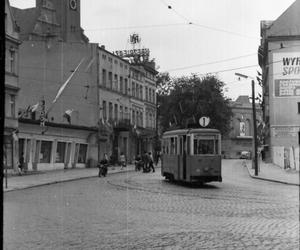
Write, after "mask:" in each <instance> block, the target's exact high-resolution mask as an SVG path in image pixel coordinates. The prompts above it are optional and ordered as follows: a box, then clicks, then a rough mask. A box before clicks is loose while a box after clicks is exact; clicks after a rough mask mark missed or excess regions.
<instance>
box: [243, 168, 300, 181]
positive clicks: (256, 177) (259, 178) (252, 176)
mask: <svg viewBox="0 0 300 250" xmlns="http://www.w3.org/2000/svg"><path fill="white" fill-rule="evenodd" d="M242 166H243V167H246V168H247V171H248V174H249V176H250V177H251V178H253V179H257V180H263V181H269V182H276V183H280V184H285V185H291V186H298V187H299V186H300V184H296V183H290V182H286V181H279V180H274V179H268V178H263V177H259V176H254V175H252V174H251V172H250V170H249V167H248V165H247V163H246V164H243V163H242Z"/></svg>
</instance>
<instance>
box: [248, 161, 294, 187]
mask: <svg viewBox="0 0 300 250" xmlns="http://www.w3.org/2000/svg"><path fill="white" fill-rule="evenodd" d="M243 165H244V166H245V165H246V167H247V169H248V172H249V175H250V176H251V177H252V178H255V179H261V180H265V181H273V182H278V183H282V184H288V185H296V186H299V171H296V170H292V169H289V170H285V169H283V168H281V167H279V166H276V165H275V164H272V163H265V162H262V161H261V162H259V168H258V175H257V176H255V175H254V169H252V161H244V162H243Z"/></svg>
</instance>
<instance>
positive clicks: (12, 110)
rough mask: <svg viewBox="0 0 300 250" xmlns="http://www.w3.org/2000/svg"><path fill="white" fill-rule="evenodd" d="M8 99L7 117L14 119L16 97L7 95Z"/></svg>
mask: <svg viewBox="0 0 300 250" xmlns="http://www.w3.org/2000/svg"><path fill="white" fill-rule="evenodd" d="M9 99H10V100H9V107H10V112H9V116H10V117H13V118H14V117H15V116H16V111H15V110H16V97H15V96H14V95H9Z"/></svg>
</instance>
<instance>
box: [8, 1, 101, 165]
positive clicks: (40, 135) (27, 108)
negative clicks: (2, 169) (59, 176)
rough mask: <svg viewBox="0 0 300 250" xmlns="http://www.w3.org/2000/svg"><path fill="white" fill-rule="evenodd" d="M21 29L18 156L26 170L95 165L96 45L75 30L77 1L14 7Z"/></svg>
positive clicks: (78, 18)
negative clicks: (23, 162) (28, 7)
mask: <svg viewBox="0 0 300 250" xmlns="http://www.w3.org/2000/svg"><path fill="white" fill-rule="evenodd" d="M13 13H14V16H15V18H16V20H17V22H18V24H19V25H20V32H21V38H22V44H21V46H20V74H19V82H20V94H19V112H20V114H19V115H20V116H19V154H20V155H21V154H24V158H25V163H26V168H27V169H28V170H44V169H47V170H50V169H57V168H71V167H72V168H74V167H86V166H88V165H89V166H95V165H96V163H97V161H98V143H97V138H98V120H99V117H98V102H97V91H96V90H97V63H96V62H97V48H98V45H97V44H91V43H88V39H87V38H86V37H85V35H84V34H83V31H82V29H81V27H80V0H77V1H68V0H37V1H36V7H35V8H30V9H24V10H22V9H17V8H13Z"/></svg>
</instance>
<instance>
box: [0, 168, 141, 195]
mask: <svg viewBox="0 0 300 250" xmlns="http://www.w3.org/2000/svg"><path fill="white" fill-rule="evenodd" d="M134 168H135V167H134V165H127V167H125V168H123V169H122V170H121V166H115V167H108V175H110V174H114V173H120V172H128V171H134ZM97 176H98V168H77V169H62V170H49V171H41V172H35V173H34V174H26V175H22V176H16V175H13V176H8V178H7V188H6V179H5V176H4V179H3V192H8V191H13V190H19V189H25V188H30V187H36V186H42V185H49V184H54V183H59V182H64V181H72V180H78V179H83V178H90V177H97ZM101 178H103V177H101Z"/></svg>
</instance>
